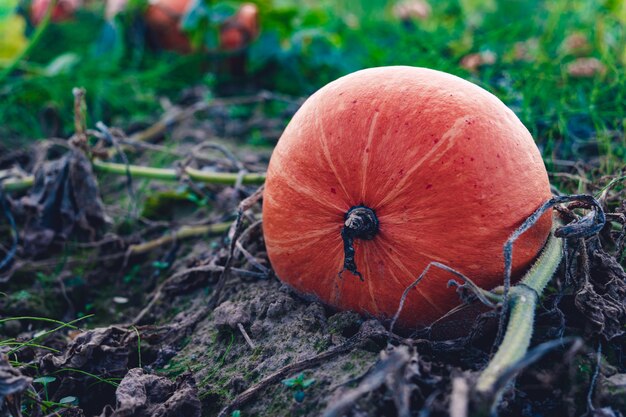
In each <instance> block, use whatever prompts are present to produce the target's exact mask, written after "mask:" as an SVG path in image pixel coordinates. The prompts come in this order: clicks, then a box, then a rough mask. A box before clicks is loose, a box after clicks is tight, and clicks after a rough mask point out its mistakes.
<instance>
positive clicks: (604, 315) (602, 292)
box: [574, 250, 626, 340]
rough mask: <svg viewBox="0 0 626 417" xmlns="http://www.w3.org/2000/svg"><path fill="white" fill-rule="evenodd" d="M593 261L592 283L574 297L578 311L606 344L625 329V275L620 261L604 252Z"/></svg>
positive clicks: (588, 283) (591, 263)
mask: <svg viewBox="0 0 626 417" xmlns="http://www.w3.org/2000/svg"><path fill="white" fill-rule="evenodd" d="M589 257H590V279H589V280H587V281H586V282H584V284H583V285H582V288H581V289H579V291H578V293H577V294H576V297H575V300H574V301H575V304H576V307H577V308H578V309H579V310H580V311H581V312H582V313H583V314H584V315H585V317H586V318H587V319H588V320H589V322H590V323H591V324H592V327H593V329H594V331H595V332H597V333H599V334H601V335H602V336H604V338H606V339H607V340H611V339H613V338H614V337H617V336H620V335H622V334H624V333H625V330H624V329H626V273H625V272H624V269H623V268H622V266H621V265H620V264H619V263H618V262H617V260H616V259H615V258H613V257H611V256H610V255H608V254H607V253H605V252H603V251H601V250H595V251H593V252H592V253H590V255H589Z"/></svg>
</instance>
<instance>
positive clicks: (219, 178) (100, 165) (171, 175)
mask: <svg viewBox="0 0 626 417" xmlns="http://www.w3.org/2000/svg"><path fill="white" fill-rule="evenodd" d="M93 168H94V170H96V171H98V172H108V173H110V174H116V175H126V173H130V175H132V176H133V177H135V178H148V179H153V180H162V181H178V180H180V175H179V172H178V171H177V170H175V169H171V168H169V169H168V168H152V167H143V166H138V165H125V164H117V163H114V162H103V161H100V160H98V159H95V160H94V161H93ZM183 172H184V174H186V175H188V176H189V178H190V179H192V180H194V181H198V182H204V183H210V184H222V185H233V184H235V183H236V182H237V179H238V178H239V174H237V173H230V172H207V171H201V170H199V169H195V168H190V167H186V168H184V170H183ZM264 182H265V174H258V173H257V174H245V175H243V177H242V184H263V183H264Z"/></svg>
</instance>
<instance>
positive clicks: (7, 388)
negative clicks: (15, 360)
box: [0, 355, 32, 410]
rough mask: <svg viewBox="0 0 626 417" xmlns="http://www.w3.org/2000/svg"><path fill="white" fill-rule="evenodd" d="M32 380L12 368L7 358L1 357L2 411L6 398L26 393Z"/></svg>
mask: <svg viewBox="0 0 626 417" xmlns="http://www.w3.org/2000/svg"><path fill="white" fill-rule="evenodd" d="M31 382H32V380H31V379H30V378H28V377H25V376H24V375H22V373H21V372H20V371H19V370H17V369H15V368H14V367H12V366H11V364H10V363H9V360H8V359H7V357H6V356H4V355H2V356H0V410H1V409H2V408H3V405H4V401H5V399H6V397H9V396H11V395H16V394H20V393H22V392H24V391H25V390H26V389H27V388H28V387H29V385H30V384H31Z"/></svg>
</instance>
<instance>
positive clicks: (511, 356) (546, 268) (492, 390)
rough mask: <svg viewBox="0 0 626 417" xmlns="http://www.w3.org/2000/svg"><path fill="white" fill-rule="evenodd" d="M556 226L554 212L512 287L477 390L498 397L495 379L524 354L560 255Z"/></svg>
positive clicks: (560, 240) (559, 242) (561, 245)
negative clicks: (535, 253)
mask: <svg viewBox="0 0 626 417" xmlns="http://www.w3.org/2000/svg"><path fill="white" fill-rule="evenodd" d="M558 226H560V222H559V221H558V220H557V219H556V216H555V220H554V226H553V228H552V232H551V233H550V237H549V238H548V242H547V243H546V245H545V246H544V249H543V251H542V252H541V255H540V256H539V258H538V259H537V261H536V262H535V264H534V265H533V266H532V268H531V269H530V270H529V271H528V272H527V273H526V275H524V278H523V279H522V280H521V281H520V283H519V284H517V285H515V286H514V287H512V288H511V291H510V293H509V297H510V298H509V306H510V312H511V313H510V318H509V322H508V324H507V328H506V332H505V335H504V339H503V340H502V343H501V344H500V347H499V348H498V351H497V352H496V354H495V355H494V357H493V358H492V359H491V361H490V362H489V364H488V365H487V368H486V369H485V370H484V371H483V372H482V373H481V375H480V377H479V378H478V381H477V382H476V390H477V391H478V392H479V393H480V394H483V395H490V394H495V396H496V400H497V398H498V397H499V395H500V393H499V392H497V386H496V382H497V381H498V380H499V378H500V376H502V375H503V374H504V373H505V372H506V371H507V370H508V369H509V368H510V367H511V366H512V365H514V364H515V363H516V362H518V361H519V360H520V359H522V358H523V357H524V355H526V352H527V350H528V347H529V346H530V339H531V337H532V334H533V324H534V319H535V309H536V307H537V302H538V301H539V297H540V296H541V294H542V293H543V290H544V289H545V287H546V285H548V282H550V280H551V279H552V276H553V275H554V273H555V272H556V269H557V268H558V266H559V264H560V262H561V258H562V256H563V240H562V239H560V238H558V237H556V236H554V230H555V229H556V228H557V227H558ZM496 402H497V401H496Z"/></svg>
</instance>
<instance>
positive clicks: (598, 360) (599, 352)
mask: <svg viewBox="0 0 626 417" xmlns="http://www.w3.org/2000/svg"><path fill="white" fill-rule="evenodd" d="M601 364H602V341H598V350H597V351H596V369H595V371H594V372H593V376H592V377H591V383H590V384H589V392H587V414H588V415H589V414H591V413H593V412H594V411H595V410H596V408H595V407H594V405H593V392H594V391H595V389H596V381H597V380H598V374H599V373H600V365H601Z"/></svg>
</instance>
